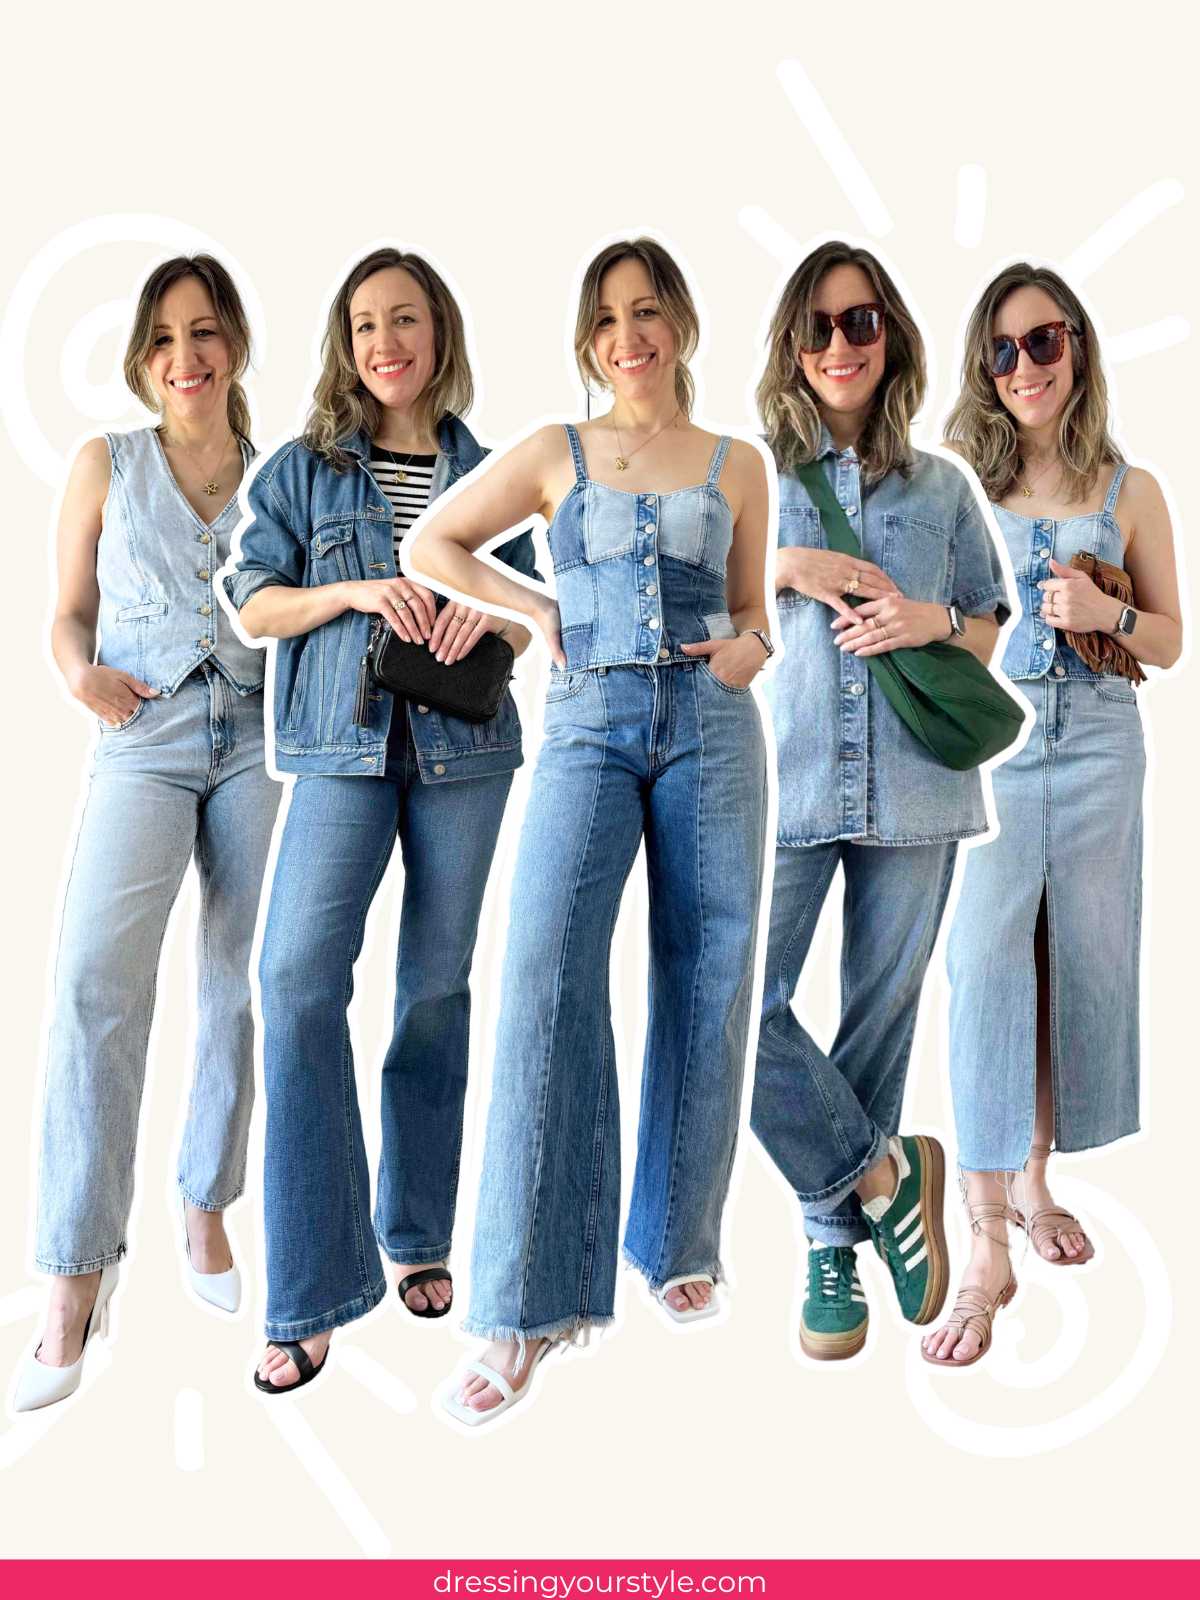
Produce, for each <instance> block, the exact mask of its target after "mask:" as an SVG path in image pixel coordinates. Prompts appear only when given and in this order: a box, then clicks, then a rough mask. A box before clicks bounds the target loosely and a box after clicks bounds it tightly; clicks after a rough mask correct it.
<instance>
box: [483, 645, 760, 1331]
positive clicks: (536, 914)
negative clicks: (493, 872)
mask: <svg viewBox="0 0 1200 1600" xmlns="http://www.w3.org/2000/svg"><path fill="white" fill-rule="evenodd" d="M765 800H766V768H765V755H764V746H763V737H762V728H761V724H760V720H759V713H758V707H757V705H756V704H755V701H754V698H753V696H752V695H751V693H750V692H749V691H748V690H738V689H734V688H731V687H729V686H728V685H725V684H723V683H721V682H720V681H719V680H718V679H717V678H716V677H715V676H714V675H713V673H712V672H711V671H710V670H709V668H708V667H707V665H705V664H703V663H691V662H688V663H671V664H668V665H665V666H661V667H656V666H634V665H622V666H614V667H609V668H603V669H595V670H583V671H574V672H555V673H554V674H553V676H552V681H551V688H550V694H549V697H548V700H547V705H546V719H545V738H544V742H543V745H542V749H541V754H540V756H539V759H538V766H537V771H536V773H535V774H534V778H533V783H532V787H531V793H530V798H529V806H528V809H527V811H526V814H525V822H524V830H523V833H522V837H521V846H520V853H519V856H518V862H517V870H516V875H515V878H514V893H513V902H512V908H511V920H510V925H509V933H508V947H507V952H506V965H505V977H504V987H503V1003H502V1010H501V1017H500V1024H499V1032H498V1037H497V1044H496V1059H495V1069H494V1081H493V1087H492V1100H491V1107H490V1111H489V1115H488V1126H487V1140H486V1151H485V1155H484V1165H483V1182H482V1188H481V1191H480V1198H479V1210H478V1215H477V1221H476V1232H475V1245H474V1252H473V1257H472V1268H471V1279H472V1299H471V1311H470V1316H469V1317H468V1318H467V1320H466V1322H465V1324H464V1326H465V1327H466V1328H467V1329H468V1331H470V1332H473V1333H476V1334H479V1335H481V1336H483V1337H485V1338H514V1339H530V1338H541V1337H547V1338H548V1337H553V1336H555V1335H557V1334H560V1333H568V1332H575V1331H576V1330H578V1329H580V1328H582V1327H585V1326H587V1325H589V1324H603V1323H606V1322H609V1321H611V1320H612V1316H613V1303H614V1296H615V1286H616V1271H617V1247H618V1232H619V1208H620V1189H621V1178H620V1159H621V1151H620V1117H619V1112H618V1104H617V1071H616V1062H615V1051H614V1044H613V1033H612V1023H611V1017H610V1011H609V953H610V947H611V943H612V936H613V928H614V925H615V923H616V918H617V912H618V910H619V907H620V901H621V893H622V890H623V888H624V885H625V881H626V879H627V877H628V875H629V871H630V869H631V867H632V866H633V862H634V858H635V857H636V855H637V852H638V848H639V846H640V845H641V844H642V842H643V840H644V841H645V847H646V867H647V873H648V877H649V888H650V993H649V1020H648V1025H647V1034H646V1054H645V1065H644V1069H643V1075H642V1088H641V1114H640V1118H639V1126H638V1147H637V1166H636V1170H635V1173H634V1181H633V1194H632V1199H631V1202H630V1209H629V1217H628V1221H627V1223H626V1228H625V1256H626V1258H627V1260H628V1261H629V1262H630V1263H631V1264H632V1265H633V1266H635V1267H636V1268H637V1269H638V1270H639V1271H640V1272H641V1273H643V1275H644V1276H645V1277H646V1279H647V1280H648V1282H649V1284H650V1286H651V1288H653V1289H656V1290H657V1289H658V1288H660V1287H661V1285H662V1284H663V1283H664V1282H666V1281H667V1280H668V1279H669V1278H673V1277H678V1276H681V1275H684V1274H691V1273H695V1274H699V1273H709V1274H711V1275H712V1276H713V1277H714V1278H717V1277H719V1276H720V1228H721V1214H722V1209H723V1206H724V1201H725V1196H726V1192H727V1189H728V1185H729V1174H730V1168H731V1166H732V1162H733V1154H734V1145H735V1140H736V1135H737V1125H738V1115H739V1107H740V1100H741V1089H742V1079H743V1070H744V1066H745V1054H746V1042H747V1034H748V1029H749V1021H750V1014H751V1013H750V1006H751V1001H752V989H753V973H752V969H753V964H754V947H755V931H756V923H757V918H758V905H759V894H760V889H761V881H762V858H763V836H764V817H765Z"/></svg>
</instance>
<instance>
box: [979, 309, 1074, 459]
mask: <svg viewBox="0 0 1200 1600" xmlns="http://www.w3.org/2000/svg"><path fill="white" fill-rule="evenodd" d="M1065 320H1066V318H1065V314H1064V312H1063V309H1062V307H1061V306H1060V305H1059V304H1058V302H1057V301H1056V300H1055V299H1053V297H1052V296H1050V295H1049V294H1047V293H1046V291H1045V289H1040V288H1037V287H1036V286H1035V285H1033V284H1028V285H1026V286H1024V287H1023V288H1020V289H1014V290H1013V292H1012V293H1011V294H1010V295H1007V296H1006V297H1005V299H1004V300H1003V301H1002V302H1001V304H1000V306H999V308H998V310H997V311H996V315H995V317H994V318H993V319H992V335H993V337H994V338H997V339H999V338H1003V337H1005V336H1008V337H1009V338H1013V339H1015V338H1019V337H1020V336H1021V335H1022V334H1026V333H1028V332H1029V330H1030V329H1031V328H1038V327H1041V326H1042V325H1043V324H1044V323H1047V322H1062V321H1065ZM992 382H993V383H994V384H995V385H996V394H997V395H998V396H999V399H1000V403H1001V404H1002V405H1003V406H1004V408H1005V410H1006V411H1008V412H1010V413H1011V415H1012V417H1013V419H1014V420H1015V421H1016V423H1017V424H1018V426H1019V427H1022V428H1044V427H1045V426H1046V424H1047V423H1050V422H1053V421H1054V420H1055V418H1056V417H1057V416H1058V415H1059V413H1060V412H1061V411H1062V408H1063V407H1064V406H1065V405H1066V403H1067V400H1068V398H1069V397H1070V394H1071V390H1072V389H1073V388H1074V386H1075V372H1074V368H1073V365H1072V361H1071V340H1070V337H1069V336H1068V337H1067V338H1065V339H1064V340H1063V347H1062V354H1061V355H1060V356H1059V358H1058V360H1057V361H1056V362H1054V364H1053V365H1052V366H1049V367H1039V366H1038V364H1037V362H1036V361H1031V360H1030V358H1029V352H1028V350H1021V351H1019V352H1018V354H1017V364H1016V366H1015V367H1014V368H1013V370H1012V371H1011V372H1010V373H1007V374H1006V375H1005V376H1004V377H1003V378H997V377H993V378H992Z"/></svg>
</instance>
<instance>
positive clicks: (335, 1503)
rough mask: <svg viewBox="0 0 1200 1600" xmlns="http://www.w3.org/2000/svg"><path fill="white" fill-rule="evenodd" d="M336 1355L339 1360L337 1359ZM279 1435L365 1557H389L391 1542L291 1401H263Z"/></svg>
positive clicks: (296, 1405)
mask: <svg viewBox="0 0 1200 1600" xmlns="http://www.w3.org/2000/svg"><path fill="white" fill-rule="evenodd" d="M340 1359H341V1358H340V1355H339V1360H340ZM263 1404H264V1405H265V1406H266V1408H267V1415H268V1416H269V1417H270V1419H271V1421H272V1422H273V1423H274V1425H275V1427H276V1428H277V1429H278V1431H279V1435H280V1437H281V1438H282V1439H283V1441H284V1443H285V1444H286V1445H287V1446H288V1448H289V1449H290V1450H291V1452H292V1454H293V1455H294V1456H295V1457H296V1459H297V1460H298V1461H299V1462H300V1464H301V1466H302V1467H303V1468H304V1470H305V1471H306V1472H307V1473H308V1475H309V1477H310V1478H311V1479H312V1481H313V1482H314V1483H315V1484H316V1486H317V1488H318V1489H319V1490H320V1491H321V1493H322V1494H323V1495H324V1496H325V1498H326V1499H327V1500H328V1501H329V1503H330V1505H331V1506H332V1507H333V1509H334V1511H335V1512H336V1513H337V1515H338V1517H339V1518H340V1519H341V1521H342V1522H343V1523H344V1524H345V1526H346V1528H347V1529H348V1530H349V1532H350V1534H351V1537H352V1538H353V1539H354V1541H355V1543H356V1544H357V1545H358V1547H359V1549H360V1550H362V1552H363V1553H364V1555H368V1556H390V1555H391V1553H392V1542H391V1540H390V1539H389V1538H388V1536H387V1534H386V1533H384V1531H383V1529H382V1528H381V1527H380V1525H379V1523H378V1522H376V1520H375V1518H374V1517H373V1516H372V1515H371V1513H370V1512H369V1511H368V1510H367V1507H366V1505H365V1504H364V1502H363V1501H362V1499H361V1498H360V1497H359V1494H358V1491H357V1490H356V1489H355V1487H354V1485H353V1484H352V1483H351V1482H350V1479H349V1478H348V1477H347V1476H346V1474H345V1473H344V1472H343V1471H342V1469H341V1467H340V1466H339V1465H338V1463H337V1462H336V1461H335V1460H334V1459H333V1457H332V1456H331V1455H330V1453H329V1451H328V1450H327V1449H326V1448H325V1446H324V1445H323V1444H322V1443H321V1441H320V1439H318V1437H317V1435H316V1434H315V1433H314V1432H313V1430H312V1428H310V1427H309V1425H308V1423H307V1422H305V1420H304V1418H303V1416H301V1414H300V1408H299V1405H298V1404H297V1403H296V1401H295V1400H264V1401H263Z"/></svg>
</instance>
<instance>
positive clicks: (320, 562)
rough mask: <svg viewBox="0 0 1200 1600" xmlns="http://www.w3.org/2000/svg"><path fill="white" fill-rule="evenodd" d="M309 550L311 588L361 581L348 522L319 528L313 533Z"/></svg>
mask: <svg viewBox="0 0 1200 1600" xmlns="http://www.w3.org/2000/svg"><path fill="white" fill-rule="evenodd" d="M310 548H311V550H312V554H313V563H312V581H313V583H314V584H319V583H337V582H338V581H339V580H342V581H348V580H353V579H357V578H361V577H362V575H363V574H362V558H361V556H360V555H359V552H358V549H357V546H356V543H355V537H354V524H353V523H352V522H332V523H325V524H323V525H322V526H321V527H319V528H317V529H315V530H314V532H313V536H312V543H311V545H310Z"/></svg>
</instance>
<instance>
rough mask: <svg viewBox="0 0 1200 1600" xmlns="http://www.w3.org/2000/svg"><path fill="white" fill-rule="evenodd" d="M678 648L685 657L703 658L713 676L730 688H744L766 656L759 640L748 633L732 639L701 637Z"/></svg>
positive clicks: (748, 684)
mask: <svg viewBox="0 0 1200 1600" xmlns="http://www.w3.org/2000/svg"><path fill="white" fill-rule="evenodd" d="M679 648H680V649H681V650H682V651H683V653H684V655H685V656H700V657H707V658H708V670H709V671H710V672H711V673H712V675H713V677H714V678H717V679H719V680H720V682H722V683H724V684H728V685H729V687H730V688H731V689H748V688H749V687H750V685H751V684H752V683H753V682H754V680H755V678H756V677H757V676H758V673H759V671H760V670H761V668H762V665H763V663H764V662H765V661H766V659H767V652H766V650H765V649H764V648H763V642H762V640H761V639H759V638H756V637H755V635H754V634H752V633H743V634H741V635H740V636H739V637H738V638H736V639H701V640H699V641H698V642H697V643H696V644H681V645H680V646H679Z"/></svg>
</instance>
